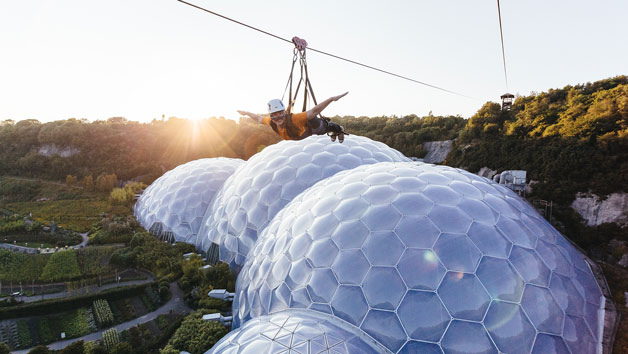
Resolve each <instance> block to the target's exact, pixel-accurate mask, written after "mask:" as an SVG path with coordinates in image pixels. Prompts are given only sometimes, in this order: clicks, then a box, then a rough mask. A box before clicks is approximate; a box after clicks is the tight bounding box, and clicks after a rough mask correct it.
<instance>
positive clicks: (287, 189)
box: [200, 135, 408, 270]
mask: <svg viewBox="0 0 628 354" xmlns="http://www.w3.org/2000/svg"><path fill="white" fill-rule="evenodd" d="M384 161H393V162H397V161H408V158H406V157H405V156H403V154H401V153H400V152H399V151H397V150H395V149H392V148H390V147H388V146H387V145H385V144H383V143H380V142H377V141H373V140H371V139H369V138H365V137H361V136H352V138H351V139H347V141H345V142H344V143H342V144H338V143H332V142H331V141H330V140H329V137H327V136H324V135H323V136H319V135H316V136H311V137H309V138H307V139H304V140H301V141H289V140H286V141H281V142H279V143H277V144H274V145H271V146H268V147H267V148H265V149H264V150H262V151H261V152H260V153H258V154H256V155H254V156H253V157H251V158H250V159H249V160H248V161H247V162H246V164H245V165H244V166H243V167H242V168H241V169H239V170H238V171H236V172H235V173H234V175H233V177H232V178H231V179H230V180H229V183H226V184H225V186H224V188H223V189H222V190H221V191H220V192H219V194H218V195H217V196H216V199H215V200H214V203H213V205H212V208H211V210H210V212H209V213H208V215H207V217H206V219H205V221H204V223H203V226H202V228H201V232H200V234H201V235H207V237H208V238H209V240H210V241H212V242H214V243H216V244H218V245H220V260H221V261H223V262H226V263H228V264H229V265H230V266H231V267H232V268H234V269H236V270H237V269H238V268H239V267H240V266H242V264H243V263H244V260H245V258H246V255H247V254H248V252H249V250H250V249H251V248H252V247H253V245H254V243H255V241H256V240H257V235H258V233H259V232H260V231H261V230H262V229H263V228H264V227H265V226H266V225H267V224H268V222H269V221H270V220H271V219H272V218H273V217H274V216H275V215H276V214H277V213H278V212H279V211H280V210H281V209H283V207H284V206H285V205H286V204H288V202H290V201H291V200H292V199H294V197H296V196H297V195H298V194H299V193H301V192H303V191H304V190H306V189H307V188H309V187H310V186H312V185H313V184H314V183H316V182H318V181H320V180H323V179H325V178H328V177H330V176H332V175H334V174H336V173H337V172H339V171H344V170H348V169H352V168H355V167H358V166H360V165H365V164H373V163H376V162H384Z"/></svg>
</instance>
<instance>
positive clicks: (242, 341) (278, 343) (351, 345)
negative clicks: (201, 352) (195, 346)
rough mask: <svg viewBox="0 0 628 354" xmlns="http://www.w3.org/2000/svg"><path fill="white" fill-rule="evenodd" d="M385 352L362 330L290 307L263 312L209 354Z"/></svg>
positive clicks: (228, 335)
mask: <svg viewBox="0 0 628 354" xmlns="http://www.w3.org/2000/svg"><path fill="white" fill-rule="evenodd" d="M385 352H387V350H386V348H384V347H382V346H381V345H379V344H378V343H376V342H375V341H373V340H372V339H370V338H369V337H368V336H367V335H365V334H363V333H362V331H360V330H359V329H357V328H355V327H353V326H347V324H346V323H344V322H343V321H339V320H337V319H335V318H333V317H331V316H328V315H324V314H321V313H316V312H304V311H298V310H296V311H290V312H289V313H288V312H287V313H278V314H274V315H269V316H262V317H260V318H256V319H254V320H251V321H249V322H247V323H246V324H245V325H244V326H242V328H240V329H238V330H235V331H232V332H230V333H229V334H227V335H226V336H224V337H223V338H222V339H221V340H220V341H219V342H218V343H216V345H214V347H213V348H212V349H211V350H209V351H208V352H207V353H208V354H219V353H221V354H227V353H251V354H257V353H286V354H288V353H301V354H315V353H329V354H350V353H361V354H369V353H371V354H378V353H385Z"/></svg>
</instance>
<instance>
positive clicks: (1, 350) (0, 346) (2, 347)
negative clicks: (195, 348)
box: [0, 342, 178, 354]
mask: <svg viewBox="0 0 628 354" xmlns="http://www.w3.org/2000/svg"><path fill="white" fill-rule="evenodd" d="M9 353H11V348H9V346H8V345H6V344H4V343H3V342H0V354H9ZM177 353H178V352H177Z"/></svg>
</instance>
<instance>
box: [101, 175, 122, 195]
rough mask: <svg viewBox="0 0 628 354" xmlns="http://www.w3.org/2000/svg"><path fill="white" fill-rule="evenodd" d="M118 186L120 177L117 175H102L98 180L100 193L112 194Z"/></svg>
mask: <svg viewBox="0 0 628 354" xmlns="http://www.w3.org/2000/svg"><path fill="white" fill-rule="evenodd" d="M116 184H118V177H116V175H115V173H112V174H102V175H100V176H98V178H96V189H98V191H99V192H110V191H111V190H112V189H113V187H115V186H116Z"/></svg>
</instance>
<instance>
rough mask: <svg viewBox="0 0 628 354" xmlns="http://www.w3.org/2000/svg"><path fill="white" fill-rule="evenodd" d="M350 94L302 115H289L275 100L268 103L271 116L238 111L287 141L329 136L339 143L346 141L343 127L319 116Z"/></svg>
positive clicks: (331, 100)
mask: <svg viewBox="0 0 628 354" xmlns="http://www.w3.org/2000/svg"><path fill="white" fill-rule="evenodd" d="M348 93H349V92H345V93H343V94H341V95H338V96H333V97H330V98H328V99H326V100H325V101H323V102H321V103H319V104H317V105H316V106H314V107H312V108H311V109H310V110H308V111H306V112H301V113H294V114H293V113H288V112H286V108H285V106H284V104H283V102H282V101H281V100H280V99H273V100H270V101H269V102H268V113H269V114H270V116H261V115H259V114H255V113H251V112H246V111H238V113H240V114H241V115H243V116H249V117H251V118H253V119H256V120H257V122H258V123H261V124H265V125H268V126H270V127H271V128H272V129H273V130H274V131H275V132H276V133H277V134H279V136H281V137H282V138H283V139H285V140H301V139H305V138H307V137H308V136H310V135H313V134H316V135H323V134H328V133H329V136H330V137H331V140H332V141H335V140H336V137H337V138H338V141H339V142H341V143H342V142H343V141H344V135H345V132H344V130H343V129H342V126H340V125H338V124H336V123H334V122H330V121H327V120H326V119H325V118H321V117H319V116H318V115H319V114H320V113H321V112H322V111H323V110H324V109H325V108H326V107H327V106H328V105H329V104H330V103H332V102H335V101H338V100H339V99H341V98H342V97H344V96H345V95H347V94H348Z"/></svg>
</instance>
